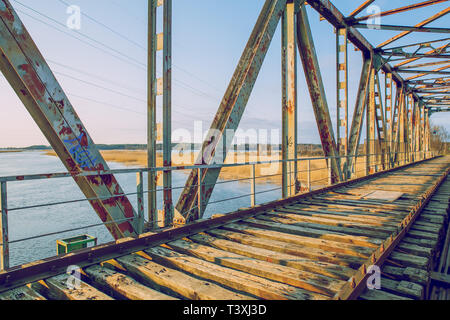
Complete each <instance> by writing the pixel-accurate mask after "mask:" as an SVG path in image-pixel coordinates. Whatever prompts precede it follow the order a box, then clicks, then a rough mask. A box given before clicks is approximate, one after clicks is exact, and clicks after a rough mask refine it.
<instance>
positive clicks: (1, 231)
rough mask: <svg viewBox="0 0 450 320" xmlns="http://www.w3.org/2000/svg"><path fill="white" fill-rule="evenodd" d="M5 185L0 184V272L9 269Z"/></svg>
mask: <svg viewBox="0 0 450 320" xmlns="http://www.w3.org/2000/svg"><path fill="white" fill-rule="evenodd" d="M7 196H8V193H7V184H6V182H1V183H0V241H1V243H0V271H3V270H6V269H9V228H8V204H7V201H8V200H7Z"/></svg>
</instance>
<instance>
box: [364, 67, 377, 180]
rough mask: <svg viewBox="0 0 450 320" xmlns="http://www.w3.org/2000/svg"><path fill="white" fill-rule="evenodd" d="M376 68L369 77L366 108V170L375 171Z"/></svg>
mask: <svg viewBox="0 0 450 320" xmlns="http://www.w3.org/2000/svg"><path fill="white" fill-rule="evenodd" d="M375 112H376V109H375V69H374V68H371V71H370V77H369V99H368V103H367V109H366V129H367V134H366V167H367V169H366V172H367V173H368V174H373V173H375V167H376V162H377V156H376V155H375V154H376V149H375Z"/></svg>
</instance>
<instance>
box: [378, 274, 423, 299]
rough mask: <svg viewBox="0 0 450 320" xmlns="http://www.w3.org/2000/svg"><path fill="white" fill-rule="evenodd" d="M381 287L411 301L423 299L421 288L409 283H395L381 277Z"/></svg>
mask: <svg viewBox="0 0 450 320" xmlns="http://www.w3.org/2000/svg"><path fill="white" fill-rule="evenodd" d="M381 287H382V288H383V290H386V291H388V292H391V293H393V294H395V295H403V296H406V297H408V298H412V299H423V297H424V288H423V286H421V285H419V284H417V283H413V282H409V281H404V280H402V281H395V280H391V279H387V278H385V277H381Z"/></svg>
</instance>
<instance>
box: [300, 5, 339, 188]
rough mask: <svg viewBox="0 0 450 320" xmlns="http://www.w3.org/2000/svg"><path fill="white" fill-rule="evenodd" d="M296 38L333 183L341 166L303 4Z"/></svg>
mask: <svg viewBox="0 0 450 320" xmlns="http://www.w3.org/2000/svg"><path fill="white" fill-rule="evenodd" d="M297 40H298V41H297V44H298V48H299V52H300V57H301V58H302V63H303V69H304V71H305V76H306V81H307V84H308V89H309V93H310V96H311V102H312V105H313V109H314V114H315V116H316V122H317V126H318V128H319V134H320V139H321V141H322V147H323V151H324V153H325V156H326V157H331V169H332V170H331V174H332V182H333V183H334V182H337V181H340V180H341V178H342V174H341V168H340V164H339V160H338V159H337V158H336V157H337V156H338V152H337V147H336V141H335V139H334V134H333V129H332V128H333V125H332V122H331V117H330V113H329V110H328V104H327V101H326V95H325V89H324V87H323V83H322V76H321V74H320V68H319V63H318V60H317V56H316V51H315V46H314V41H313V39H312V34H311V30H310V27H309V20H308V15H307V13H306V9H305V7H304V6H302V7H301V8H300V11H299V12H298V14H297Z"/></svg>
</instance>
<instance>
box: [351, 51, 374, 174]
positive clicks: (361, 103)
mask: <svg viewBox="0 0 450 320" xmlns="http://www.w3.org/2000/svg"><path fill="white" fill-rule="evenodd" d="M371 66H372V60H371V59H368V58H364V61H363V66H362V70H361V78H360V81H359V87H358V93H357V95H356V104H355V110H354V112H353V120H352V126H351V128H350V134H349V144H348V154H349V160H348V162H347V164H346V171H347V174H348V175H350V174H351V171H353V166H354V165H356V161H355V157H356V156H357V155H358V147H359V142H360V140H361V131H362V126H363V119H364V111H365V108H366V102H367V97H368V91H369V90H368V86H369V80H370V72H371Z"/></svg>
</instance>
